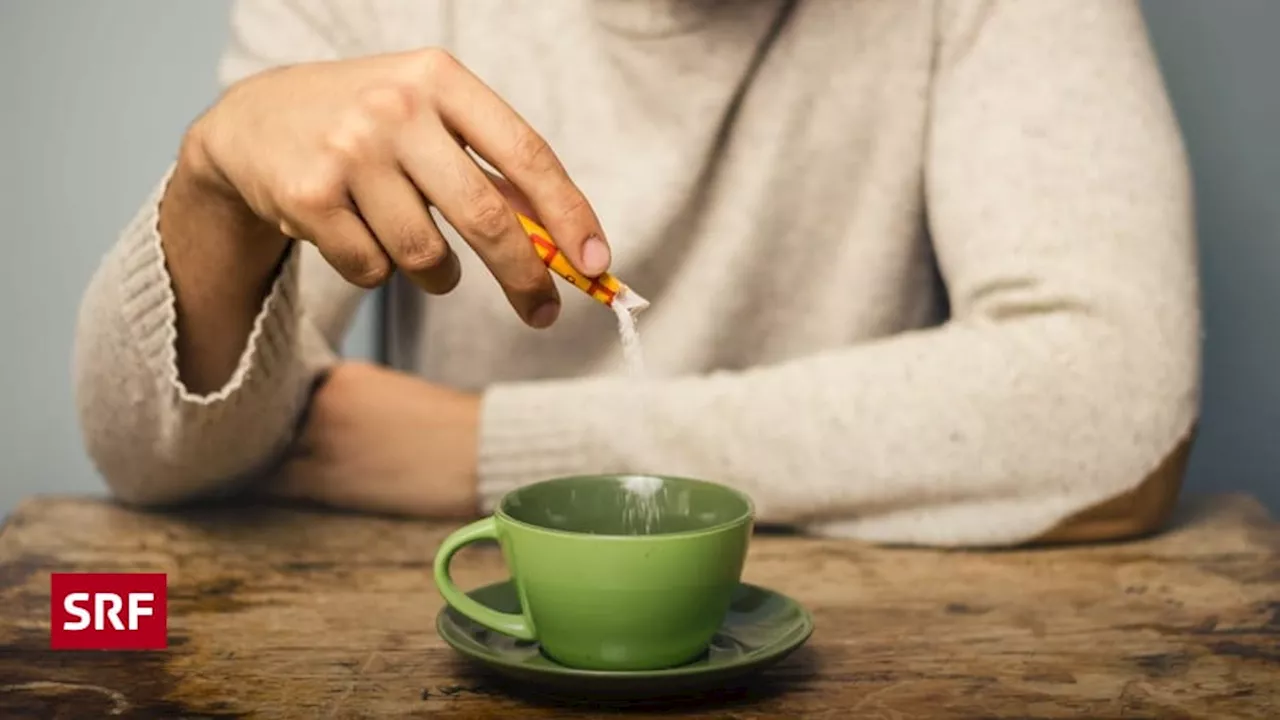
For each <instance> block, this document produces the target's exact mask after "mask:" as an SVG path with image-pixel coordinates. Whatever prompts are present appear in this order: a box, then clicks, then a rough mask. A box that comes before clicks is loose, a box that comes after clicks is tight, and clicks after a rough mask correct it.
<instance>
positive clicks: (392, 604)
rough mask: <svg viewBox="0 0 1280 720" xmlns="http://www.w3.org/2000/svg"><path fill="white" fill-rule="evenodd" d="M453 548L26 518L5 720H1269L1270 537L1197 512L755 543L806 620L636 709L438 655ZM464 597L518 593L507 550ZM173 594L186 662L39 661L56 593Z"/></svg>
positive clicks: (423, 538)
mask: <svg viewBox="0 0 1280 720" xmlns="http://www.w3.org/2000/svg"><path fill="white" fill-rule="evenodd" d="M451 529H452V526H444V525H435V524H431V523H423V522H414V521H407V520H396V519H384V518H369V517H353V516H345V515H340V514H331V513H323V512H314V511H305V510H299V509H287V508H271V507H248V508H246V507H219V508H207V509H204V510H200V511H191V512H184V513H177V514H167V515H151V514H143V513H137V512H132V511H129V510H125V509H122V508H119V507H115V506H113V505H111V504H108V503H105V502H101V501H96V500H91V499H76V498H36V499H32V500H29V501H27V502H26V503H25V504H23V505H22V506H21V507H20V508H19V509H18V510H17V511H16V512H15V513H14V515H13V516H12V517H10V518H9V520H8V521H7V523H6V524H5V526H4V527H3V529H2V530H0V607H2V608H3V609H0V617H3V619H4V622H3V623H0V717H67V718H82V717H130V718H131V717H140V718H142V717H145V718H157V717H159V718H229V717H301V718H320V717H341V718H348V717H349V718H357V717H431V718H495V719H497V718H504V719H505V718H525V717H527V718H575V717H615V716H620V715H625V716H627V717H635V718H643V717H671V716H684V717H695V718H718V719H722V720H725V719H729V718H741V719H744V720H745V719H746V718H754V719H761V720H763V719H772V718H778V719H781V718H788V719H794V718H806V719H813V720H821V719H823V718H1006V717H1007V718H1015V717H1016V718H1068V717H1090V718H1119V717H1125V718H1161V719H1163V720H1169V719H1176V718H1214V719H1223V718H1276V717H1280V527H1278V526H1277V525H1276V524H1275V523H1274V522H1273V521H1272V520H1271V519H1270V518H1268V516H1267V514H1266V512H1265V511H1264V510H1263V509H1262V508H1261V507H1260V506H1259V505H1258V504H1257V503H1256V502H1254V501H1252V500H1251V499H1248V498H1245V497H1239V496H1229V497H1218V498H1212V499H1209V500H1206V501H1204V502H1200V503H1197V504H1191V505H1188V506H1187V507H1186V508H1184V510H1183V511H1182V512H1181V513H1180V514H1179V516H1178V517H1176V518H1175V520H1174V523H1173V527H1172V529H1170V530H1169V531H1167V532H1165V533H1163V534H1161V535H1159V536H1156V537H1151V538H1147V539H1144V540H1141V541H1135V542H1128V543H1118V544H1111V545H1096V546H1085V547H1052V548H1038V549H1024V550H1016V551H1004V552H938V551H928V550H918V549H888V548H876V547H871V546H867V545H862V544H858V543H850V542H839V541H829V540H816V539H806V538H799V537H791V536H784V535H759V536H757V537H756V539H755V540H754V541H753V544H752V550H751V555H750V558H749V560H748V565H747V573H746V579H748V580H749V581H752V582H756V583H759V584H762V585H766V586H769V587H773V588H776V589H778V590H781V591H783V592H785V593H787V594H789V595H791V596H792V597H795V598H796V599H798V600H800V601H801V602H803V603H804V604H805V605H806V606H808V607H809V608H810V609H811V610H812V611H813V613H814V615H815V618H816V623H817V629H816V631H815V633H814V636H813V638H812V639H811V640H810V642H809V644H808V645H807V646H806V647H805V648H802V649H801V650H800V651H798V652H797V653H796V654H794V655H793V656H791V657H790V658H789V659H788V660H786V661H785V662H784V663H783V664H781V665H779V666H777V667H776V668H774V669H772V670H770V671H768V672H767V673H766V674H765V675H764V676H762V677H760V678H757V679H756V680H754V681H753V682H751V683H750V684H749V685H748V686H747V687H743V688H727V689H725V690H723V691H719V692H717V693H715V694H713V695H710V696H704V697H701V698H685V699H670V700H666V701H662V702H651V703H641V704H633V705H628V706H615V705H602V704H598V703H595V704H582V703H579V704H574V703H572V702H569V701H565V700H557V699H554V698H550V697H545V696H540V695H539V694H538V693H536V692H533V691H529V690H524V689H520V688H516V687H512V686H507V685H503V684H501V683H500V682H498V681H497V680H495V679H493V678H491V677H489V676H486V675H483V674H478V673H477V672H476V671H475V670H473V669H472V668H471V667H470V666H468V665H466V664H464V663H463V662H462V661H460V660H459V659H458V658H457V657H456V656H455V654H454V653H453V652H452V651H451V650H450V649H449V648H448V647H447V646H446V645H444V644H443V642H442V641H441V640H440V639H439V638H438V637H437V636H436V634H435V630H434V625H433V622H434V618H435V614H436V612H437V611H438V610H439V608H440V605H441V601H440V598H439V596H438V595H437V594H436V592H435V590H434V588H433V586H432V584H431V580H430V578H429V568H430V561H431V558H432V555H433V553H434V551H435V548H436V546H437V545H438V543H439V542H440V540H441V539H442V538H443V537H444V536H445V534H446V533H447V532H449V531H450V530H451ZM454 568H455V576H456V578H457V580H458V582H459V584H461V585H462V586H463V587H474V586H477V585H480V584H483V583H486V582H490V581H494V580H498V579H501V578H503V577H505V570H504V568H503V567H502V564H501V559H500V557H499V555H498V554H497V551H496V549H495V548H493V547H482V548H469V549H466V550H464V551H463V552H462V553H460V554H459V555H458V557H457V559H456V560H455V561H454ZM90 570H92V571H161V572H166V573H168V574H169V587H170V589H169V617H170V638H171V646H170V649H169V650H168V651H165V652H154V653H90V652H54V651H50V650H49V649H48V633H49V627H48V616H49V608H48V594H49V573H50V572H52V571H90Z"/></svg>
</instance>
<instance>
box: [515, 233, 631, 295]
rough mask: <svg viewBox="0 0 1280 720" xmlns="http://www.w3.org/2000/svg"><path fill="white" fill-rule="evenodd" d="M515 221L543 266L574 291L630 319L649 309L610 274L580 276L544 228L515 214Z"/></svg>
mask: <svg viewBox="0 0 1280 720" xmlns="http://www.w3.org/2000/svg"><path fill="white" fill-rule="evenodd" d="M516 217H518V218H519V219H520V224H521V225H523V226H524V231H525V233H527V234H528V235H529V239H530V240H532V241H533V246H534V248H535V249H536V250H537V251H538V257H540V258H542V262H544V263H546V265H547V267H548V268H550V269H551V271H552V272H554V273H555V274H557V275H559V276H560V277H562V278H564V279H565V280H568V281H569V282H570V283H571V284H572V285H573V286H574V287H576V288H578V289H579V290H581V291H582V292H584V293H586V294H588V295H590V296H591V297H593V298H595V299H596V300H597V301H599V302H600V303H601V304H603V305H605V306H607V307H611V308H612V307H618V308H622V309H624V310H626V311H628V312H629V313H631V314H632V315H635V314H636V313H639V312H640V311H641V310H644V309H645V308H647V307H649V301H648V300H645V299H644V298H642V297H640V295H639V294H638V293H636V291H635V290H632V289H631V288H630V287H627V286H626V285H625V284H623V283H622V282H621V281H620V280H618V278H616V277H614V276H613V275H611V274H609V273H604V274H603V275H601V276H600V277H598V278H595V279H592V278H588V277H583V276H582V275H580V274H579V273H578V271H577V270H575V269H574V267H573V265H571V264H570V263H569V260H568V258H566V257H565V256H564V253H562V252H560V248H558V247H556V244H555V242H554V241H553V240H552V239H551V234H550V233H548V232H547V231H546V229H545V228H543V227H542V226H541V225H539V224H538V223H536V222H534V221H533V220H531V219H529V218H528V217H525V216H524V215H522V214H520V213H516Z"/></svg>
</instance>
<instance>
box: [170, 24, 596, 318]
mask: <svg viewBox="0 0 1280 720" xmlns="http://www.w3.org/2000/svg"><path fill="white" fill-rule="evenodd" d="M468 148H469V149H471V150H472V151H474V152H475V153H476V154H478V155H479V156H480V157H482V158H484V159H485V160H486V161H487V162H489V164H491V165H492V166H494V167H495V168H497V169H498V170H499V172H501V173H502V175H503V176H504V177H498V176H495V175H493V174H491V173H488V172H487V171H485V170H484V169H483V168H481V166H480V165H479V164H477V163H476V162H475V161H474V160H473V159H472V157H471V156H470V155H469V154H468V153H467V149H468ZM179 165H180V167H182V168H183V169H184V170H185V171H187V172H189V173H191V174H192V175H194V176H196V177H198V178H199V179H200V181H201V182H200V183H199V184H200V185H201V186H202V187H208V188H210V189H211V190H213V191H214V193H213V194H214V195H216V196H218V197H220V198H223V199H226V198H231V199H234V200H235V201H237V202H243V203H244V204H245V205H246V206H247V208H248V209H249V210H250V211H251V212H252V213H253V214H255V215H256V216H258V217H259V218H262V219H263V220H265V221H267V223H268V224H269V225H271V226H274V227H278V228H279V229H280V231H281V232H282V233H284V234H285V235H287V236H289V237H294V238H298V239H301V240H305V241H309V242H312V243H314V244H315V245H316V246H317V247H318V248H319V250H320V253H321V254H322V255H323V256H324V257H325V259H326V260H327V261H328V262H329V264H331V265H332V266H333V267H334V268H335V269H336V270H337V271H338V272H339V273H341V274H342V276H343V277H345V278H346V279H347V280H348V281H350V282H352V283H354V284H357V285H360V286H362V287H374V286H376V285H379V284H381V283H382V282H383V281H385V280H386V278H387V277H388V276H389V275H390V274H391V272H392V270H393V269H394V268H397V267H398V268H400V269H401V270H403V271H404V272H405V274H406V275H408V276H409V277H411V278H413V279H414V280H415V282H417V284H418V285H420V286H421V287H422V288H423V289H424V290H426V291H427V292H431V293H436V294H442V293H447V292H449V291H450V290H452V289H453V288H454V287H455V286H456V285H457V283H458V281H459V276H460V266H459V264H458V259H457V256H456V255H454V253H453V249H452V248H450V247H449V245H448V243H447V242H446V241H445V240H444V238H443V236H442V235H441V234H440V230H439V229H438V228H437V227H436V225H435V224H434V222H433V221H432V218H431V216H430V215H429V214H428V212H427V207H428V203H429V204H430V205H433V206H434V207H435V208H436V209H437V210H439V212H440V213H441V214H442V215H443V216H444V218H445V219H446V220H448V222H449V223H450V224H451V225H452V226H453V227H454V228H455V229H457V230H458V232H459V234H460V235H461V236H462V237H463V238H464V239H465V240H466V242H467V243H468V244H469V245H470V246H471V247H472V248H473V249H474V250H475V251H476V253H477V254H478V255H479V256H480V258H481V259H482V260H483V261H484V263H485V264H486V266H487V267H488V269H489V271H490V272H491V273H492V274H493V275H494V277H495V278H497V280H498V282H499V284H500V285H501V286H502V288H503V290H504V291H505V293H506V295H507V298H508V299H509V301H510V302H511V304H512V306H513V307H514V308H515V310H516V311H517V313H518V314H519V315H520V317H521V318H523V319H524V320H525V322H526V323H528V324H529V325H531V326H533V327H546V326H548V325H550V324H551V323H552V322H554V320H555V318H556V317H557V316H558V314H559V307H560V298H559V294H558V292H557V291H556V286H555V284H554V283H553V282H552V278H551V275H550V274H549V272H548V271H547V268H546V267H545V265H543V263H542V261H541V260H540V259H539V258H538V256H537V254H536V252H535V251H534V248H533V245H532V243H531V242H530V241H529V239H528V236H527V235H526V234H525V232H524V231H523V229H522V228H521V226H520V224H519V222H518V220H517V219H516V217H515V214H514V212H513V206H514V208H515V209H519V210H521V211H522V212H526V213H528V214H530V215H531V216H532V217H534V218H536V219H538V220H539V221H540V222H541V223H542V224H543V225H544V226H545V227H547V229H548V230H549V231H550V232H551V234H552V236H553V237H554V238H556V241H557V243H558V244H559V245H560V246H561V249H562V250H563V251H564V253H565V255H566V256H567V257H568V259H569V260H570V262H571V263H573V265H574V266H575V268H576V269H577V270H578V271H579V272H581V273H583V274H585V275H587V276H590V277H595V276H597V275H599V274H600V273H602V272H604V271H605V270H606V269H607V268H608V265H609V260H610V253H609V248H608V245H607V243H606V242H605V240H604V232H603V231H602V230H601V228H600V223H599V220H598V219H597V218H596V215H595V212H594V211H593V210H592V208H591V205H590V203H588V202H587V199H586V198H585V197H584V196H583V194H582V192H581V191H580V190H579V189H578V188H577V186H576V185H575V184H574V183H573V181H572V180H571V179H570V178H569V176H568V175H567V173H566V172H565V169H564V168H563V167H562V165H561V163H560V161H559V160H558V159H557V157H556V155H555V153H554V152H553V151H552V150H551V148H550V147H548V146H547V143H546V142H545V141H544V140H543V139H542V138H541V137H540V136H539V135H538V133H537V132H535V131H534V130H533V129H532V128H531V127H529V125H528V124H527V123H526V122H525V121H524V120H523V119H522V118H521V117H520V116H519V115H518V114H517V113H516V112H515V111H514V110H513V109H512V108H510V107H509V106H508V105H507V104H506V103H505V102H504V101H503V100H502V99H501V98H499V97H498V96H497V95H496V94H494V93H493V91H491V90H490V89H489V88H488V87H486V86H485V85H484V83H482V82H481V81H480V80H479V79H478V78H476V77H475V76H474V75H473V74H471V72H469V71H468V70H467V69H466V68H464V67H463V66H462V65H461V64H459V63H458V62H457V61H456V60H454V59H453V58H452V57H451V56H449V55H448V54H447V53H445V52H443V51H441V50H435V49H428V50H420V51H413V52H405V53H397V54H389V55H379V56H374V57H368V58H358V59H351V60H342V61H335V62H320V63H309V64H302V65H295V66H290V67H284V68H280V69H276V70H271V71H268V72H265V73H262V74H259V75H256V76H253V77H250V78H247V79H245V80H243V81H241V82H240V83H238V84H236V85H235V86H233V87H231V88H230V89H229V90H228V91H227V92H226V93H225V94H224V96H223V97H222V99H221V100H220V101H219V102H218V103H217V104H216V105H215V106H214V107H213V108H212V109H211V110H210V111H209V112H208V113H206V114H205V115H204V116H203V117H201V118H200V119H199V120H197V122H196V123H194V124H193V125H192V128H191V130H190V131H189V133H188V136H187V141H186V142H185V143H184V148H183V155H182V160H181V161H180V163H179Z"/></svg>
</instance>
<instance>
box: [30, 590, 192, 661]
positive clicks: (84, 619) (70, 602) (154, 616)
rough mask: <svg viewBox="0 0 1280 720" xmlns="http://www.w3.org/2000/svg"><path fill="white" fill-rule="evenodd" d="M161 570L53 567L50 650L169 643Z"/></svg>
mask: <svg viewBox="0 0 1280 720" xmlns="http://www.w3.org/2000/svg"><path fill="white" fill-rule="evenodd" d="M168 589H169V588H168V582H167V579H166V576H165V574H164V573H53V574H52V575H51V576H50V579H49V648H50V649H51V650H164V649H166V648H168V647H169V611H168Z"/></svg>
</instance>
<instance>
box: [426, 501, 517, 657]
mask: <svg viewBox="0 0 1280 720" xmlns="http://www.w3.org/2000/svg"><path fill="white" fill-rule="evenodd" d="M497 539H498V524H497V521H496V520H494V518H493V516H492V515H490V516H489V517H487V518H484V519H483V520H477V521H475V522H473V523H471V524H470V525H467V526H466V527H463V528H461V529H459V530H456V531H454V532H453V533H452V534H450V535H449V537H447V538H445V539H444V542H443V543H441V544H440V549H439V550H438V551H436V561H435V578H436V588H437V589H438V590H439V591H440V594H441V595H443V596H444V601H445V602H447V603H449V605H450V607H452V608H453V609H454V610H457V611H458V612H460V613H462V614H463V615H466V616H467V617H468V618H470V619H472V620H474V621H476V622H478V623H480V624H481V625H483V626H485V627H487V628H489V629H490V630H496V631H497V632H500V633H502V634H503V635H510V636H511V637H513V638H515V639H517V640H534V639H535V637H534V632H533V623H531V622H530V621H529V618H528V617H527V615H524V614H519V615H518V614H515V613H504V612H498V611H497V610H494V609H493V608H490V607H485V606H484V605H481V604H480V603H478V602H476V601H475V600H473V599H472V598H471V596H469V595H467V594H466V593H464V592H462V591H461V590H459V589H458V586H457V585H454V584H453V578H451V577H449V561H450V560H452V559H453V556H454V554H455V553H457V552H458V551H459V550H461V549H462V547H463V546H464V545H468V544H470V543H473V542H476V541H477V540H497Z"/></svg>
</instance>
